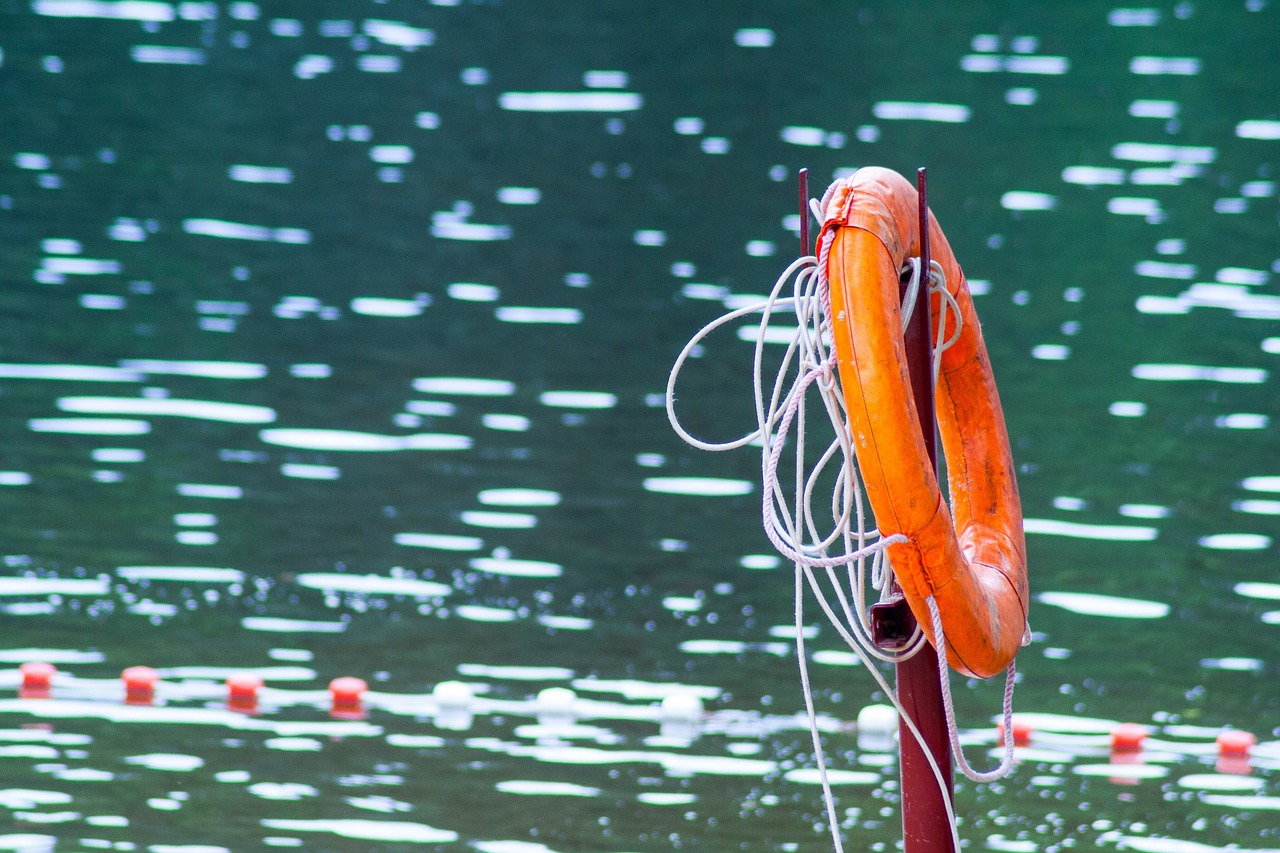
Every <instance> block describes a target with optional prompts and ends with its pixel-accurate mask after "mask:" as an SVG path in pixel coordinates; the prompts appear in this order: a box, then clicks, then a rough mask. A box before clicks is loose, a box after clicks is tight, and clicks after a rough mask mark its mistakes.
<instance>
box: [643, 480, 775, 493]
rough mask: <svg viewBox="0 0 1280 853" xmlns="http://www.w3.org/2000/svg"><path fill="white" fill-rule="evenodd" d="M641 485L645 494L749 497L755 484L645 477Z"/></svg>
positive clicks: (745, 481)
mask: <svg viewBox="0 0 1280 853" xmlns="http://www.w3.org/2000/svg"><path fill="white" fill-rule="evenodd" d="M643 485H644V489H645V491H647V492H655V493H658V494H666V495H695V496H701V497H735V496H738V495H749V494H751V492H752V491H753V490H754V489H755V484H753V483H752V482H751V481H750V480H730V479H726V478H723V477H647V478H645V480H644V484H643Z"/></svg>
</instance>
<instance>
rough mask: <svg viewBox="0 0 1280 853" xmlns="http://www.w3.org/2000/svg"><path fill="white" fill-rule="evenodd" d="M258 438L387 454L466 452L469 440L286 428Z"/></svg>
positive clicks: (315, 447)
mask: <svg viewBox="0 0 1280 853" xmlns="http://www.w3.org/2000/svg"><path fill="white" fill-rule="evenodd" d="M258 435H259V438H261V439H262V441H263V442H265V443H266V444H276V445H280V446H281V447H296V448H299V449H302V450H334V451H349V452H355V453H386V452H391V451H397V450H467V449H469V448H470V447H471V445H472V440H471V438H470V437H469V436H465V435H449V434H446V433H417V434H415V435H382V434H379V433H371V432H358V431H356V430H342V429H319V428H316V429H307V428H288V427H282V428H278V429H264V430H262V431H261V432H260V433H259V434H258Z"/></svg>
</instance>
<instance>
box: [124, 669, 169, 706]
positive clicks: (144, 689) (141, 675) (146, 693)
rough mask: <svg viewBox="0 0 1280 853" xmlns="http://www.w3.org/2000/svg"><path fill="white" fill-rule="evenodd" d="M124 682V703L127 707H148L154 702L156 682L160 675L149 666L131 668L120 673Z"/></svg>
mask: <svg viewBox="0 0 1280 853" xmlns="http://www.w3.org/2000/svg"><path fill="white" fill-rule="evenodd" d="M120 680H121V681H123V682H124V701H125V702H126V703H127V704H129V705H150V704H151V703H152V702H154V701H155V700H156V682H158V681H159V680H160V674H159V673H157V672H156V671H155V670H154V669H152V668H151V667H149V666H131V667H129V668H128V669H126V670H125V671H124V672H122V673H120Z"/></svg>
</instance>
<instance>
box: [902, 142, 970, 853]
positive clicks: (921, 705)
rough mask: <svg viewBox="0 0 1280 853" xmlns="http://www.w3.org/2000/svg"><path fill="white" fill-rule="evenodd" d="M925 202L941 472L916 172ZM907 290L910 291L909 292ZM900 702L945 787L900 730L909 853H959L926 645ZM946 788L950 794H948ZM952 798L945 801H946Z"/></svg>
mask: <svg viewBox="0 0 1280 853" xmlns="http://www.w3.org/2000/svg"><path fill="white" fill-rule="evenodd" d="M916 183H917V188H918V192H919V196H920V263H921V273H920V274H921V281H920V289H919V291H918V293H917V297H916V306H915V310H914V311H913V312H912V315H911V322H910V323H909V324H908V326H907V331H906V333H905V335H904V338H905V340H906V345H907V367H908V370H909V371H910V373H911V390H912V393H913V395H914V396H915V403H916V411H917V412H919V413H920V432H921V434H922V437H923V438H924V444H925V447H926V449H927V450H928V451H929V460H930V462H932V463H933V470H934V472H935V473H936V472H937V470H938V451H937V429H936V428H935V424H934V416H933V381H932V380H933V369H932V359H931V353H932V344H933V341H932V339H931V338H932V335H931V334H930V330H931V328H932V324H931V322H930V317H929V288H928V282H929V279H928V275H929V206H928V205H929V195H928V186H927V177H926V174H925V170H924V168H923V167H921V168H920V169H919V170H918V171H917V172H916ZM904 290H905V288H904ZM897 682H898V685H897V686H898V699H899V701H901V702H902V705H903V707H904V708H905V709H906V710H907V713H908V714H910V716H911V719H912V720H913V721H914V722H915V724H916V727H917V728H918V729H919V730H920V733H921V734H922V735H923V736H924V741H925V744H926V745H927V748H928V750H929V752H930V753H931V754H932V755H933V758H934V761H936V762H937V763H938V767H939V768H940V769H941V770H942V778H943V780H944V782H945V785H943V786H939V785H938V779H937V777H935V776H934V775H933V768H931V767H930V766H929V762H928V759H927V758H926V757H925V752H924V750H922V749H921V747H920V744H919V743H917V742H916V739H915V736H914V735H912V734H911V731H910V730H909V729H908V728H907V726H906V724H905V723H902V722H899V725H898V737H899V744H898V752H899V756H900V759H899V760H900V772H901V777H902V838H903V843H904V845H905V846H904V851H905V853H956V851H955V847H954V845H953V844H952V838H951V823H950V821H949V820H948V818H947V809H946V806H945V803H946V802H947V801H951V800H952V782H951V765H952V755H951V740H950V738H949V737H948V734H947V718H946V712H945V711H944V710H943V706H942V686H941V685H940V684H939V682H938V653H937V652H936V651H935V650H934V648H933V646H931V645H929V644H928V643H926V644H925V645H924V647H923V648H921V650H920V652H919V654H917V655H915V656H914V657H912V658H911V659H910V660H906V661H903V662H902V663H900V664H898V666H897ZM944 788H945V790H944ZM944 797H945V798H946V800H944V799H943V798H944Z"/></svg>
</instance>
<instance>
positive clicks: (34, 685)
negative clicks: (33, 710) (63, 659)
mask: <svg viewBox="0 0 1280 853" xmlns="http://www.w3.org/2000/svg"><path fill="white" fill-rule="evenodd" d="M18 672H19V673H21V675H22V683H21V685H20V686H19V687H18V696H20V697H21V698H23V699H48V698H49V696H50V695H51V694H52V692H53V676H54V675H55V674H56V673H57V672H58V668H57V667H56V666H54V665H53V664H51V663H44V662H43V661H29V662H28V663H24V664H23V665H22V666H20V667H18Z"/></svg>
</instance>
